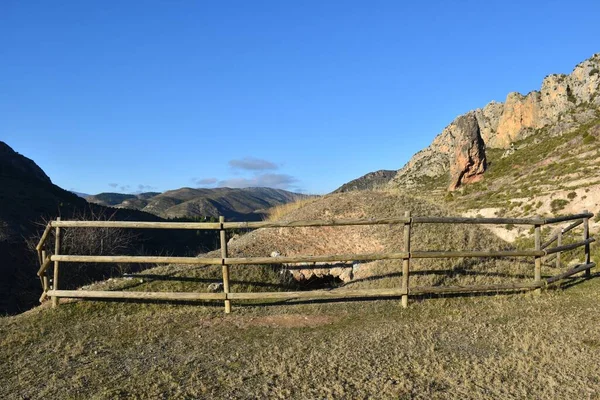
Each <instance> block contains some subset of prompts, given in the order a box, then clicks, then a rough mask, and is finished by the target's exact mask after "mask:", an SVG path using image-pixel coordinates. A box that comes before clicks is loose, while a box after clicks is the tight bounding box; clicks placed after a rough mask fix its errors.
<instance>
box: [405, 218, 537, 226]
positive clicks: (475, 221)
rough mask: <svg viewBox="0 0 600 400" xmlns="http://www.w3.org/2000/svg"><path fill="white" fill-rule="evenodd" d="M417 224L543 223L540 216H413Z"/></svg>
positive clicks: (413, 220)
mask: <svg viewBox="0 0 600 400" xmlns="http://www.w3.org/2000/svg"><path fill="white" fill-rule="evenodd" d="M412 222H413V223H417V224H513V225H543V224H544V219H542V218H468V217H413V218H412Z"/></svg>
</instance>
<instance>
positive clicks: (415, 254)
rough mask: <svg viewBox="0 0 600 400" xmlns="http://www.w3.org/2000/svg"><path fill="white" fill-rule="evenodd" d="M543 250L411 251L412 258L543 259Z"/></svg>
mask: <svg viewBox="0 0 600 400" xmlns="http://www.w3.org/2000/svg"><path fill="white" fill-rule="evenodd" d="M543 255H545V253H544V251H542V250H511V251H411V252H410V258H457V257H541V256H543Z"/></svg>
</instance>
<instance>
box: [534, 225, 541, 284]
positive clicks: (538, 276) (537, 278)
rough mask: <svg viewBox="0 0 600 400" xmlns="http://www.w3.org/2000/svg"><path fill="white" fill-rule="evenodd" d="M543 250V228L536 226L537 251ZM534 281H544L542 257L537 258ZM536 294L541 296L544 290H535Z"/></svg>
mask: <svg viewBox="0 0 600 400" xmlns="http://www.w3.org/2000/svg"><path fill="white" fill-rule="evenodd" d="M541 248H542V226H541V225H535V249H536V250H538V251H539V250H541ZM534 276H535V277H534V281H535V283H540V282H541V281H542V257H540V256H535V272H534ZM535 293H536V294H541V293H542V289H540V288H538V289H536V290H535Z"/></svg>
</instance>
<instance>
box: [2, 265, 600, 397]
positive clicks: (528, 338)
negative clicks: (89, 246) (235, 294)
mask: <svg viewBox="0 0 600 400" xmlns="http://www.w3.org/2000/svg"><path fill="white" fill-rule="evenodd" d="M599 293H600V279H598V276H596V278H594V279H592V280H589V281H585V282H583V283H581V284H580V285H577V286H574V287H571V288H569V289H568V290H565V291H561V290H559V291H550V292H544V293H543V294H542V295H541V296H539V297H536V296H534V295H511V296H492V297H473V298H454V299H427V300H426V301H423V302H420V301H416V302H413V303H412V304H411V306H410V308H409V309H406V310H404V309H401V308H400V306H399V301H397V300H388V301H369V302H345V303H324V304H319V303H309V304H286V305H271V306H262V307H256V306H253V307H239V306H236V307H235V309H234V314H231V315H229V316H224V315H223V314H222V308H221V306H220V304H219V307H211V306H208V305H205V306H202V305H196V306H191V305H167V304H134V303H99V302H95V303H90V302H74V303H69V304H63V305H62V306H61V307H60V308H59V309H57V310H51V309H46V308H40V309H36V310H33V311H30V312H27V313H25V314H23V315H20V316H16V317H5V318H1V319H0V380H1V381H2V385H0V397H1V398H3V399H23V398H27V399H42V398H61V399H79V398H90V399H125V398H127V399H129V398H137V399H156V398H174V399H184V398H206V399H211V398H235V399H249V398H282V399H283V398H285V399H288V398H298V399H312V398H331V399H335V398H407V399H408V398H415V399H436V398H440V399H447V398H457V399H459V398H460V399H479V398H509V399H510V398H536V399H556V398H577V399H585V398H597V397H599V396H600V371H599V370H598V368H597V360H598V359H600V333H599V332H598V329H597V327H598V326H600V313H598V312H597V310H596V304H598V301H599V300H600V294H599Z"/></svg>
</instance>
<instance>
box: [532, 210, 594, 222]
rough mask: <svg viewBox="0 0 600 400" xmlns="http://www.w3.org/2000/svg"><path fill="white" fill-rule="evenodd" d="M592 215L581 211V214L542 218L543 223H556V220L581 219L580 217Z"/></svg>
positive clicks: (590, 216)
mask: <svg viewBox="0 0 600 400" xmlns="http://www.w3.org/2000/svg"><path fill="white" fill-rule="evenodd" d="M593 216H594V214H593V213H588V212H586V213H581V214H573V215H565V216H564V217H556V218H546V219H545V220H544V223H545V224H556V223H557V222H564V221H573V220H574V219H582V218H592V217H593Z"/></svg>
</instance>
